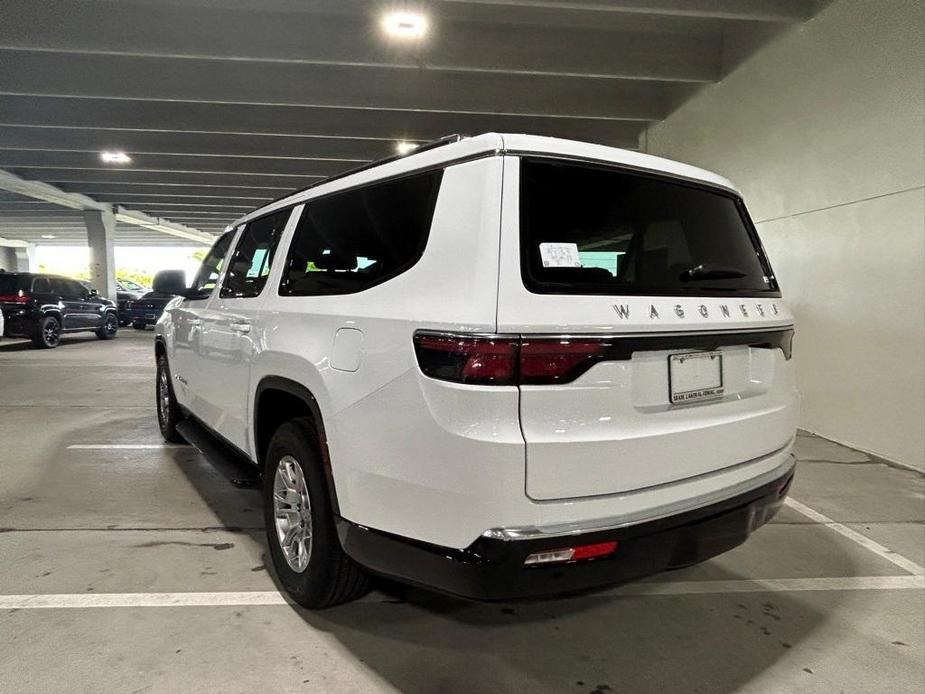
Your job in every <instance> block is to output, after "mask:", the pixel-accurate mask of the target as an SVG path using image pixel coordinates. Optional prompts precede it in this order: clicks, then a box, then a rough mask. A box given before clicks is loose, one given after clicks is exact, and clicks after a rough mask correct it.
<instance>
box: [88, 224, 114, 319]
mask: <svg viewBox="0 0 925 694" xmlns="http://www.w3.org/2000/svg"><path fill="white" fill-rule="evenodd" d="M84 224H85V225H86V227H87V244H88V245H89V246H90V283H91V284H92V285H93V286H94V287H96V288H97V290H98V291H99V293H100V294H101V295H103V296H105V297H107V298H109V299H112V300H113V301H115V300H116V263H115V254H114V251H113V244H114V242H115V235H116V218H115V216H114V215H113V213H112V212H109V211H105V212H103V211H100V210H84Z"/></svg>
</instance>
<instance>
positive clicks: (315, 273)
mask: <svg viewBox="0 0 925 694" xmlns="http://www.w3.org/2000/svg"><path fill="white" fill-rule="evenodd" d="M442 177H443V172H442V171H430V172H427V173H422V174H416V175H414V176H408V177H406V178H402V179H399V180H396V181H388V182H385V183H377V184H375V185H371V186H365V187H363V188H357V189H354V190H349V191H346V192H344V193H335V194H334V195H331V196H328V197H324V198H320V199H318V200H313V201H309V203H308V204H307V205H306V207H305V210H304V211H303V212H302V218H301V220H300V221H299V226H298V228H297V229H296V231H295V234H294V235H293V239H292V244H291V246H290V248H289V256H288V257H287V258H286V265H285V267H284V269H283V279H282V282H281V284H280V289H279V293H280V294H283V295H321V294H350V293H352V292H359V291H362V290H364V289H367V288H368V287H372V286H373V285H376V284H379V283H381V282H384V281H386V280H388V279H391V278H392V277H395V276H396V275H398V274H400V273H402V272H404V271H405V270H407V269H408V268H410V267H411V266H412V265H414V264H415V263H416V262H417V260H418V259H419V258H420V257H421V254H422V253H423V252H424V246H425V245H426V243H427V236H428V234H429V233H430V223H431V220H432V219H433V216H434V207H435V205H436V202H437V192H438V191H439V189H440V180H441V179H442Z"/></svg>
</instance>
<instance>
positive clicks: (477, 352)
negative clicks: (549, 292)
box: [414, 333, 518, 386]
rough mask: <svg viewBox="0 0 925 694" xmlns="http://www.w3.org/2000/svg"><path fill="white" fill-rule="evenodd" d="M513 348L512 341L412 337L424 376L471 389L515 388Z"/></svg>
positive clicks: (515, 342)
mask: <svg viewBox="0 0 925 694" xmlns="http://www.w3.org/2000/svg"><path fill="white" fill-rule="evenodd" d="M517 348H518V340H517V339H516V338H513V339H512V338H502V337H466V336H463V335H433V334H428V333H418V334H417V335H415V336H414V351H415V353H416V354H417V358H418V364H420V366H421V370H422V371H423V372H424V373H425V374H427V375H428V376H431V377H432V378H439V379H441V380H443V381H454V382H456V383H470V384H473V385H494V386H510V385H515V384H516V380H515V376H516V368H517Z"/></svg>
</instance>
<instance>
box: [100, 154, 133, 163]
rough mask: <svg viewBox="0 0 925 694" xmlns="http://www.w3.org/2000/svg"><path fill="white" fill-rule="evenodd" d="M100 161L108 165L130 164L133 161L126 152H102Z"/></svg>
mask: <svg viewBox="0 0 925 694" xmlns="http://www.w3.org/2000/svg"><path fill="white" fill-rule="evenodd" d="M100 159H102V160H103V161H104V162H105V163H107V164H129V163H131V161H132V158H131V157H130V156H129V155H127V154H126V153H125V152H109V151H105V152H100Z"/></svg>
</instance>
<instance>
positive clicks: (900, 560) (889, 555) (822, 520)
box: [784, 497, 925, 576]
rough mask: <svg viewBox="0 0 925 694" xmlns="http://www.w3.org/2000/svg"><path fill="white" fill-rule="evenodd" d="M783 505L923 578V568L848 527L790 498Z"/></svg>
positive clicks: (924, 572) (924, 569) (924, 568)
mask: <svg viewBox="0 0 925 694" xmlns="http://www.w3.org/2000/svg"><path fill="white" fill-rule="evenodd" d="M784 503H785V504H786V505H787V506H789V507H790V508H792V509H793V510H794V511H796V512H797V513H802V514H803V515H804V516H806V517H807V518H809V519H811V520H813V521H815V522H816V523H819V524H820V525H824V526H825V527H827V528H829V529H830V530H834V531H835V532H837V533H838V534H839V535H842V536H844V537H847V538H848V539H849V540H851V541H853V542H855V543H857V544H859V545H861V547H863V548H864V549H866V550H868V551H870V552H873V553H874V554H876V555H877V556H879V557H881V558H883V559H886V560H887V561H888V562H890V563H891V564H895V565H896V566H898V567H899V568H901V569H903V570H904V571H908V572H909V573H911V574H913V575H915V576H925V567H921V566H919V565H918V564H916V563H915V562H914V561H912V560H911V559H906V557H904V556H902V555H901V554H897V553H896V552H894V551H893V550H891V549H888V548H886V547H884V546H883V545H881V544H880V543H879V542H875V541H874V540H871V539H870V538H869V537H867V536H866V535H863V534H861V533H859V532H858V531H857V530H852V529H851V528H849V527H848V526H846V525H843V524H841V523H838V522H837V521H834V520H832V519H831V518H829V517H828V516H825V515H823V514H821V513H819V512H818V511H815V510H813V509H811V508H810V507H809V506H807V505H806V504H801V503H800V502H799V501H797V500H796V499H793V498H791V497H787V499H785V500H784Z"/></svg>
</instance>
